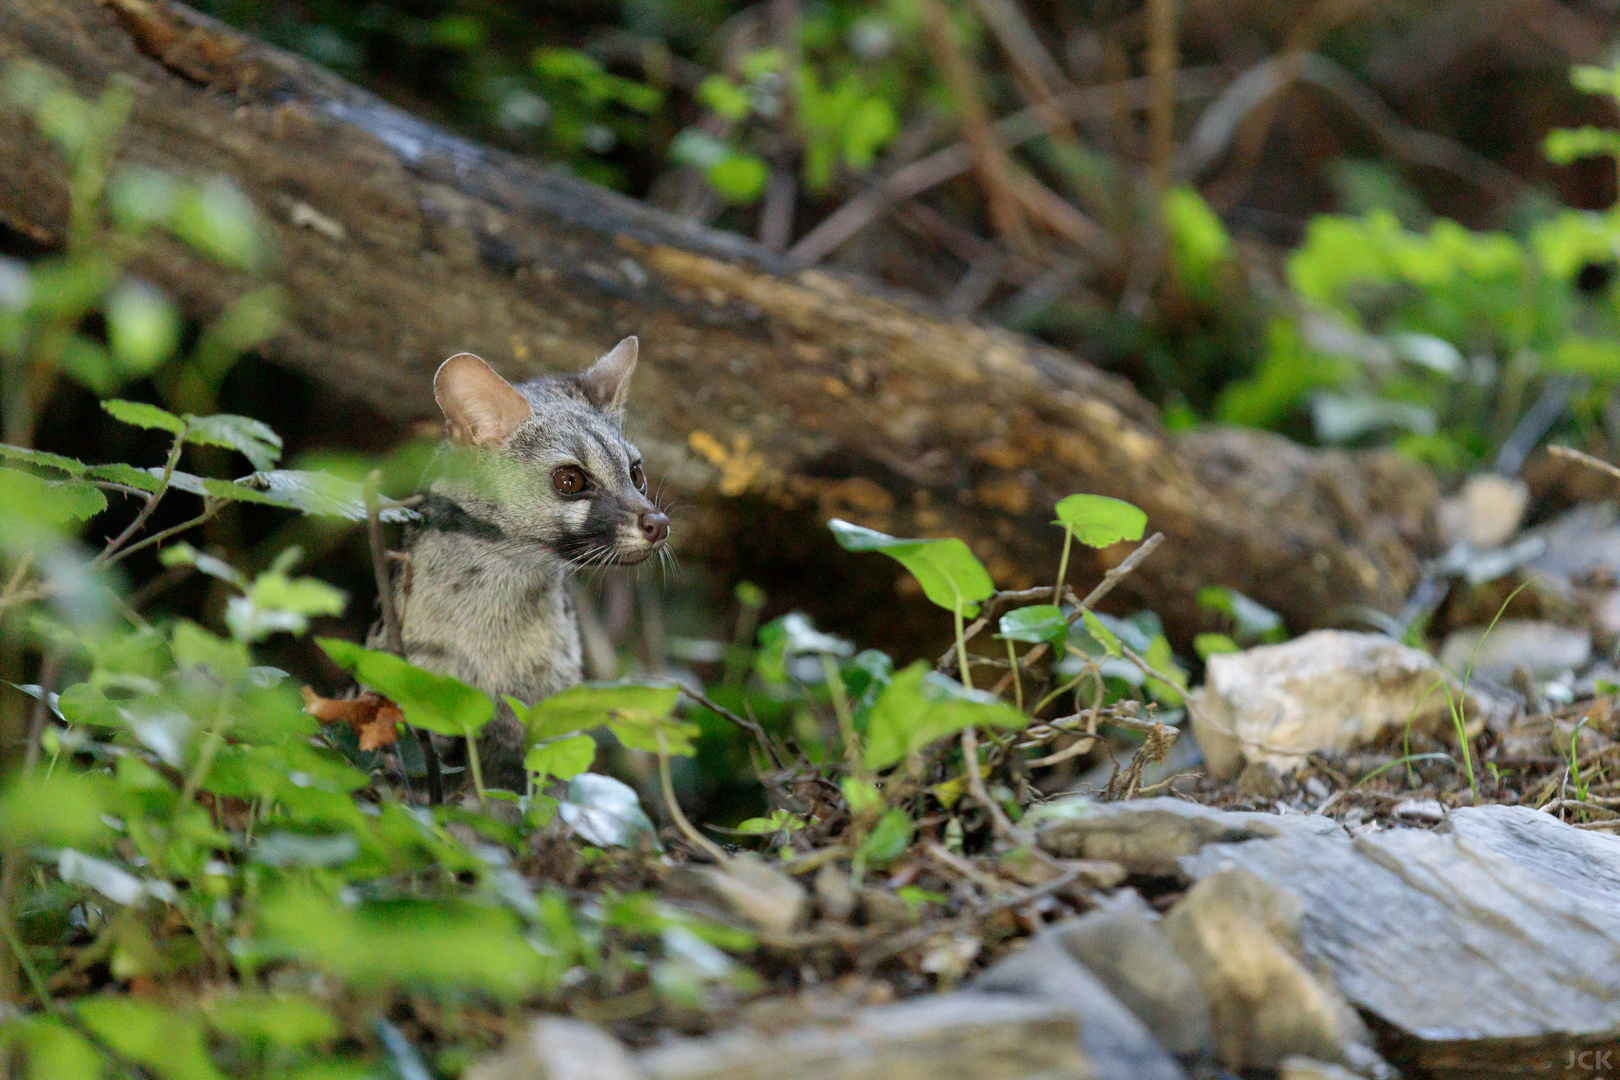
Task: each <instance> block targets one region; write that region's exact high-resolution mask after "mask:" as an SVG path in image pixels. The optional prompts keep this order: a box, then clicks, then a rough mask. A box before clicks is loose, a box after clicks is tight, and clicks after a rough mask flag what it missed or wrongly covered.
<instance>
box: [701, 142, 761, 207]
mask: <svg viewBox="0 0 1620 1080" xmlns="http://www.w3.org/2000/svg"><path fill="white" fill-rule="evenodd" d="M704 176H705V178H707V180H708V181H709V185H710V186H711V187H713V188H714V190H715V191H717V192H719V193H720V195H721V196H722V197H723V198H725V200H726V201H727V202H734V203H750V202H753V201H754V200H755V199H757V198H759V196H760V194H761V193H762V192H764V190H765V181H766V179H767V178H768V177H769V176H770V170H769V169H768V168H767V167H766V165H765V162H764V161H762V160H760V159H759V158H758V157H755V156H754V155H753V154H748V153H742V152H739V151H733V152H732V153H729V154H727V155H726V156H725V157H723V158H721V159H720V160H719V161H717V162H715V163H714V164H713V165H710V166H709V168H708V169H707V170H706V171H705V172H704Z"/></svg>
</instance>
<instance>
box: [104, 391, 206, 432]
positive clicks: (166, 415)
mask: <svg viewBox="0 0 1620 1080" xmlns="http://www.w3.org/2000/svg"><path fill="white" fill-rule="evenodd" d="M101 407H102V408H103V409H106V410H107V411H108V412H109V413H111V414H112V417H113V419H115V420H119V421H121V422H123V423H125V424H129V425H131V426H132V427H139V428H155V429H157V430H158V431H168V432H171V433H173V434H175V435H178V434H180V433H181V432H182V431H184V430H186V422H185V421H184V420H182V419H180V418H179V417H178V416H176V415H174V413H172V412H168V411H167V410H165V409H160V408H158V407H157V406H156V405H148V404H147V403H146V402H144V401H124V400H122V399H121V398H114V399H113V400H111V401H103V402H102V403H101Z"/></svg>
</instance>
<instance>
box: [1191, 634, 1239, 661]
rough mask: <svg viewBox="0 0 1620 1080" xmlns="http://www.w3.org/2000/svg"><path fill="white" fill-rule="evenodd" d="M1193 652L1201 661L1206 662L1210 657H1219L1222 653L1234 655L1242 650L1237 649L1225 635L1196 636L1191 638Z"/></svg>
mask: <svg viewBox="0 0 1620 1080" xmlns="http://www.w3.org/2000/svg"><path fill="white" fill-rule="evenodd" d="M1193 651H1194V652H1196V653H1197V654H1198V655H1199V657H1200V658H1201V659H1204V660H1208V659H1209V658H1210V657H1212V656H1220V655H1222V654H1223V653H1235V652H1240V651H1242V650H1240V649H1239V648H1238V644H1237V642H1235V641H1233V640H1232V639H1231V638H1229V637H1227V636H1226V635H1225V634H1198V635H1197V636H1195V637H1194V638H1193Z"/></svg>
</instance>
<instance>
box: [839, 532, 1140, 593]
mask: <svg viewBox="0 0 1620 1080" xmlns="http://www.w3.org/2000/svg"><path fill="white" fill-rule="evenodd" d="M1121 505H1124V504H1121ZM827 527H828V528H829V529H831V530H832V532H833V536H834V537H835V538H836V539H837V540H838V544H839V546H840V547H842V548H843V549H844V550H845V551H881V552H883V554H885V555H887V556H889V557H890V558H891V559H894V560H895V561H896V562H898V563H899V564H900V565H901V566H904V567H905V568H906V569H907V570H909V571H910V572H911V576H912V577H914V578H916V579H917V583H918V584H919V585H921V586H922V590H923V595H924V596H926V597H928V599H930V600H932V601H933V602H934V603H936V604H938V605H939V606H940V607H942V608H944V609H945V610H946V611H952V612H959V613H960V614H962V615H965V616H972V615H977V614H978V613H979V603H978V602H979V601H980V600H983V599H985V598H987V597H988V596H989V595H990V594H991V593H993V592H995V591H996V586H995V582H993V581H991V580H990V575H989V574H988V573H986V572H985V569H984V565H983V564H982V563H980V562H979V560H978V558H977V557H975V556H974V554H973V552H972V551H970V550H968V546H967V545H966V544H964V543H963V542H962V541H960V540H957V539H956V538H954V537H952V538H949V539H945V540H903V539H901V538H900V537H897V536H890V535H889V534H888V533H882V532H878V531H877V530H876V529H867V528H863V527H862V526H860V525H852V524H850V523H849V522H847V521H841V520H839V519H838V518H834V519H833V520H831V521H829V522H827Z"/></svg>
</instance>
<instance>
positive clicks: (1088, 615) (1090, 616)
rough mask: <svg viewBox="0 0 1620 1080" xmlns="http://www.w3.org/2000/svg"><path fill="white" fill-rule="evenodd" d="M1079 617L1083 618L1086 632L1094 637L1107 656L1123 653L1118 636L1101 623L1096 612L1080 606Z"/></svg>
mask: <svg viewBox="0 0 1620 1080" xmlns="http://www.w3.org/2000/svg"><path fill="white" fill-rule="evenodd" d="M1080 618H1082V619H1084V620H1085V624H1086V632H1087V633H1089V634H1090V635H1091V636H1092V637H1093V638H1095V639H1096V641H1097V644H1099V645H1101V646H1102V647H1103V650H1104V651H1105V652H1107V653H1108V655H1109V656H1124V655H1125V653H1124V652H1123V651H1122V650H1121V649H1120V646H1119V638H1118V637H1116V636H1115V635H1114V632H1113V631H1112V630H1110V629H1108V627H1106V626H1104V625H1103V624H1102V620H1101V619H1099V618H1097V614H1096V612H1094V611H1092V610H1091V609H1090V608H1081V609H1080Z"/></svg>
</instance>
